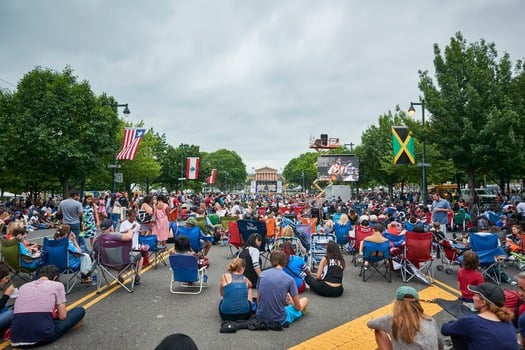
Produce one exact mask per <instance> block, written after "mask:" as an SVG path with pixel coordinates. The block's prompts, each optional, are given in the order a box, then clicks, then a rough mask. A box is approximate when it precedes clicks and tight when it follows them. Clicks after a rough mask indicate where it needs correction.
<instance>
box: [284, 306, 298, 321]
mask: <svg viewBox="0 0 525 350" xmlns="http://www.w3.org/2000/svg"><path fill="white" fill-rule="evenodd" d="M284 311H285V312H286V318H285V319H284V321H283V322H282V323H281V324H285V323H288V324H290V323H292V322H294V321H296V320H298V319H300V318H301V317H303V312H302V311H299V310H297V309H296V308H295V307H294V306H293V305H287V306H286V307H285V308H284Z"/></svg>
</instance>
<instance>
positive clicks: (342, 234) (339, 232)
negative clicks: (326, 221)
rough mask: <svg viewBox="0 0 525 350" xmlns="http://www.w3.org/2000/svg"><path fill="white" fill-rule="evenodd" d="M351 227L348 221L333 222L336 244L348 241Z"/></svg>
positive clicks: (342, 244)
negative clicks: (341, 222) (344, 222)
mask: <svg viewBox="0 0 525 350" xmlns="http://www.w3.org/2000/svg"><path fill="white" fill-rule="evenodd" d="M351 229H352V224H351V223H350V222H347V223H346V224H344V225H341V224H339V223H338V222H336V223H335V224H334V231H335V236H336V237H337V244H339V245H340V246H341V247H343V246H344V245H346V244H348V242H349V241H350V239H349V238H350V230H351ZM346 250H348V249H346Z"/></svg>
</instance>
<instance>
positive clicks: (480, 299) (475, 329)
mask: <svg viewBox="0 0 525 350" xmlns="http://www.w3.org/2000/svg"><path fill="white" fill-rule="evenodd" d="M468 289H469V290H470V291H471V292H473V293H474V297H473V301H474V308H475V309H476V310H477V311H478V313H477V314H472V315H469V316H465V317H461V318H458V319H457V320H456V321H451V322H448V323H445V324H443V325H442V326H441V334H443V335H448V336H450V337H451V339H452V343H453V345H454V349H456V350H457V349H460V350H461V349H470V350H472V349H498V350H518V349H519V348H520V347H519V345H518V343H517V341H516V330H515V329H514V326H513V325H512V323H511V322H510V321H511V320H512V317H513V312H512V311H511V310H509V309H508V308H506V307H505V306H504V304H505V294H504V293H503V289H502V288H501V287H500V286H498V285H495V284H492V283H483V284H480V285H479V286H468Z"/></svg>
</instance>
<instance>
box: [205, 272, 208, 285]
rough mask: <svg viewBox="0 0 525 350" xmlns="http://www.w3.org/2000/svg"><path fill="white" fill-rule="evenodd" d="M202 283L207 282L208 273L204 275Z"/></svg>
mask: <svg viewBox="0 0 525 350" xmlns="http://www.w3.org/2000/svg"><path fill="white" fill-rule="evenodd" d="M204 283H208V274H205V275H204Z"/></svg>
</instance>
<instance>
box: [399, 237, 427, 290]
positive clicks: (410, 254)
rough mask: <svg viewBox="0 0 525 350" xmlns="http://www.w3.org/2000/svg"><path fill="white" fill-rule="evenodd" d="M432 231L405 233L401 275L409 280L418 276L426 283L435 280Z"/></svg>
mask: <svg viewBox="0 0 525 350" xmlns="http://www.w3.org/2000/svg"><path fill="white" fill-rule="evenodd" d="M433 239H434V237H433V235H432V232H426V233H420V232H407V233H405V249H404V251H403V256H402V258H401V265H402V267H401V277H402V278H403V282H408V281H410V280H411V279H412V278H414V277H417V278H419V279H420V280H421V281H423V282H425V283H426V284H431V283H432V282H433V274H432V262H433V260H434V258H433V257H432V241H433Z"/></svg>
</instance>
